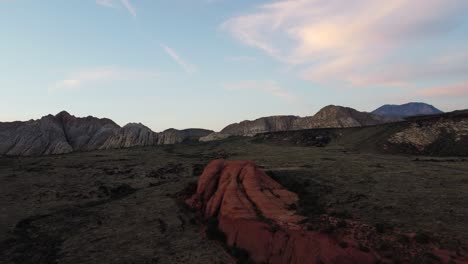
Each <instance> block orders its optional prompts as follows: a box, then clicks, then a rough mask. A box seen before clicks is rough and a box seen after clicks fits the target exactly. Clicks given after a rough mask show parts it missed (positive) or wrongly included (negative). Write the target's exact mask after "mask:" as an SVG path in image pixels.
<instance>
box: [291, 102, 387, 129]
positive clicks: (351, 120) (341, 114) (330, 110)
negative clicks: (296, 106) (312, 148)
mask: <svg viewBox="0 0 468 264" xmlns="http://www.w3.org/2000/svg"><path fill="white" fill-rule="evenodd" d="M391 121H393V120H392V119H389V118H385V117H381V116H378V115H374V114H370V113H366V112H359V111H357V110H355V109H353V108H349V107H343V106H335V105H329V106H326V107H324V108H322V109H320V111H318V112H317V113H316V114H315V115H314V116H311V117H304V118H300V119H297V120H295V122H294V125H293V129H294V130H300V129H310V128H342V127H360V126H371V125H378V124H383V123H386V122H391Z"/></svg>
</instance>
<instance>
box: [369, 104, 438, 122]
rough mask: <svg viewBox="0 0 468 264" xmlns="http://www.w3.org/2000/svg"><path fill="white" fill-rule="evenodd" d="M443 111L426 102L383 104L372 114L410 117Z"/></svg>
mask: <svg viewBox="0 0 468 264" xmlns="http://www.w3.org/2000/svg"><path fill="white" fill-rule="evenodd" d="M442 113H443V112H442V111H440V110H439V109H437V108H435V107H434V106H432V105H430V104H426V103H407V104H402V105H388V104H387V105H383V106H381V107H379V108H377V109H375V110H374V111H372V114H375V115H380V116H386V117H400V118H403V117H409V116H421V115H434V114H442Z"/></svg>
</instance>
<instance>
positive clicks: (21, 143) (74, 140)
mask: <svg viewBox="0 0 468 264" xmlns="http://www.w3.org/2000/svg"><path fill="white" fill-rule="evenodd" d="M212 132H213V131H211V130H204V129H186V130H176V129H171V130H166V131H164V132H161V133H156V132H153V131H152V130H151V129H149V128H148V127H146V126H144V125H142V124H136V123H130V124H127V125H125V126H124V127H120V126H119V125H117V124H116V123H115V122H113V121H112V120H110V119H107V118H102V119H101V118H96V117H92V116H88V117H84V118H78V117H75V116H73V115H70V114H69V113H67V112H65V111H63V112H60V113H58V114H57V115H55V116H53V115H47V116H44V117H42V118H41V119H38V120H30V121H26V122H19V121H17V122H7V123H2V122H0V155H17V156H29V155H49V154H64V153H70V152H73V151H90V150H97V149H115V148H128V147H135V146H152V145H160V144H175V143H181V142H184V141H186V140H198V139H199V138H200V137H203V136H207V135H209V134H211V133H212Z"/></svg>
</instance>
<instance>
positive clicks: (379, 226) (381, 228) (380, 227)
mask: <svg viewBox="0 0 468 264" xmlns="http://www.w3.org/2000/svg"><path fill="white" fill-rule="evenodd" d="M375 230H376V231H377V233H384V232H385V224H383V223H377V224H375Z"/></svg>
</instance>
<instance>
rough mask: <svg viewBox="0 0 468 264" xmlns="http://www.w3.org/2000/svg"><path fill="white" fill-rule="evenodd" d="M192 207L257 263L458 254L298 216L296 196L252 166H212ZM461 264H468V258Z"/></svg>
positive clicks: (345, 223) (347, 223) (213, 231)
mask: <svg viewBox="0 0 468 264" xmlns="http://www.w3.org/2000/svg"><path fill="white" fill-rule="evenodd" d="M187 204H189V205H190V206H191V207H192V208H195V209H197V210H200V211H201V212H202V215H203V217H204V219H206V220H207V221H208V224H209V226H208V227H207V228H208V230H207V233H208V234H209V235H211V236H214V235H217V238H218V239H220V240H221V241H222V242H223V243H226V245H227V246H229V247H230V248H231V250H235V251H237V252H244V257H245V258H247V256H248V259H249V260H251V261H253V262H254V263H272V264H281V263H291V264H300V263H310V264H318V263H324V264H333V263H362V264H366V263H368V264H373V263H376V262H379V263H391V262H392V261H393V262H394V260H395V259H396V258H398V259H399V261H402V262H405V263H406V262H408V263H409V262H415V261H416V262H417V263H423V262H424V263H426V262H428V261H431V258H432V259H438V260H440V261H441V262H443V263H447V262H449V261H450V260H451V259H452V257H451V256H453V255H456V254H457V252H456V251H450V250H446V249H445V250H443V249H440V248H438V247H437V245H435V244H433V243H430V242H429V241H428V242H427V243H418V242H417V241H411V240H417V239H416V238H415V236H411V235H408V241H407V242H402V241H399V240H398V238H397V237H398V236H404V235H406V234H403V233H401V232H398V231H396V230H391V231H390V230H388V231H387V232H386V234H385V235H384V234H382V233H383V230H381V231H379V227H378V226H376V227H374V226H369V225H362V224H359V223H358V222H356V221H351V220H345V219H340V218H338V217H333V216H330V215H327V214H321V215H317V216H316V217H315V219H313V218H306V217H305V216H302V215H300V214H298V212H297V208H298V206H299V198H298V196H297V194H295V193H293V192H291V191H288V190H286V189H285V188H284V187H283V186H281V185H280V184H279V183H277V182H276V181H275V180H273V179H272V178H270V177H269V176H267V175H266V174H265V173H264V172H263V171H262V170H260V169H259V168H258V167H257V166H256V165H255V164H254V163H252V162H249V161H225V160H215V161H213V162H211V163H210V164H209V165H208V166H207V167H206V169H205V170H204V172H203V174H202V175H201V176H200V178H199V180H198V186H197V190H196V192H195V194H194V195H193V196H192V197H191V198H190V199H188V200H187ZM331 228H333V229H331ZM382 229H384V227H382ZM382 245H387V246H386V247H382ZM388 253H391V254H388ZM457 261H458V263H468V258H465V257H459V258H458V259H457Z"/></svg>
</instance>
